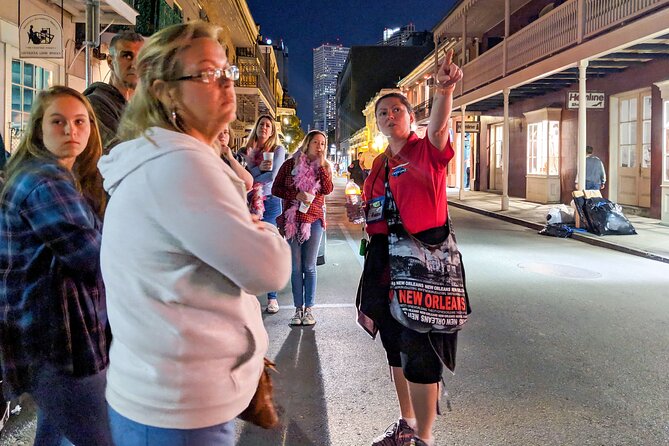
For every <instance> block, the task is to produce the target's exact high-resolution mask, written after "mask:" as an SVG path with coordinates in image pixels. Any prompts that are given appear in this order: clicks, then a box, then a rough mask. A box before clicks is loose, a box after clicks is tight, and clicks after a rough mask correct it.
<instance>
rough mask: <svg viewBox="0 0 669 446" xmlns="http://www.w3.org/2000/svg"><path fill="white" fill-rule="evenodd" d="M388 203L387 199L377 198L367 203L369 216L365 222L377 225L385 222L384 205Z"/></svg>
mask: <svg viewBox="0 0 669 446" xmlns="http://www.w3.org/2000/svg"><path fill="white" fill-rule="evenodd" d="M385 202H386V197H385V196H384V197H377V198H373V199H371V200H369V201H367V215H366V218H365V220H366V221H367V223H376V222H377V221H382V220H383V205H384V204H385Z"/></svg>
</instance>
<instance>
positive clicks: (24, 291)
mask: <svg viewBox="0 0 669 446" xmlns="http://www.w3.org/2000/svg"><path fill="white" fill-rule="evenodd" d="M101 154H102V146H101V143H100V134H99V131H98V128H97V124H96V122H95V115H94V113H93V109H92V108H91V106H90V104H89V103H88V101H87V100H86V98H85V97H84V96H83V95H82V94H81V93H79V92H77V91H75V90H73V89H71V88H68V87H62V86H54V87H51V88H49V89H48V90H45V91H43V92H40V94H39V95H38V96H37V99H36V101H35V103H34V105H33V109H32V113H31V115H30V121H29V123H28V126H27V128H26V130H25V133H24V135H23V138H22V139H21V142H20V143H19V145H18V147H17V149H16V150H15V152H14V155H13V156H12V158H10V160H9V162H8V164H7V167H6V177H5V178H6V182H5V184H4V187H3V188H2V192H0V212H1V217H0V270H2V280H1V281H0V352H1V354H2V376H3V379H4V384H5V385H6V386H7V388H8V389H9V391H10V394H11V395H12V396H13V397H15V398H17V397H18V396H19V395H21V394H22V393H23V392H28V393H30V394H31V395H32V397H33V399H34V400H35V403H36V404H37V407H38V410H37V433H36V436H35V444H36V445H48V446H58V445H60V444H61V442H63V441H64V440H65V439H67V440H69V441H70V442H72V443H74V444H76V445H77V446H82V445H83V446H86V445H90V446H100V445H107V446H110V445H111V444H112V440H111V434H110V432H109V424H108V422H107V409H106V403H105V396H104V392H105V373H106V369H107V364H108V356H107V343H108V339H107V335H106V327H107V311H106V304H105V290H104V286H103V284H102V277H101V275H100V268H99V267H100V237H101V235H100V230H101V223H100V220H101V218H102V215H103V213H104V209H105V194H104V191H103V190H102V187H101V184H102V183H101V181H100V178H99V172H98V169H97V166H96V165H97V162H98V159H99V158H100V155H101Z"/></svg>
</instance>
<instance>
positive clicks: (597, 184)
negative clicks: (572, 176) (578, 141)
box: [576, 146, 606, 190]
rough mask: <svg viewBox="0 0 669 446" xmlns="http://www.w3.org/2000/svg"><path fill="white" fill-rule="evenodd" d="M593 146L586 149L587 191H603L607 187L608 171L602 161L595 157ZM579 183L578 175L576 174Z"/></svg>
mask: <svg viewBox="0 0 669 446" xmlns="http://www.w3.org/2000/svg"><path fill="white" fill-rule="evenodd" d="M593 152H594V149H593V148H592V146H586V148H585V153H586V155H587V156H586V157H585V188H586V190H602V189H604V187H605V186H606V170H605V169H604V163H603V162H602V160H601V159H599V158H598V157H596V156H595V155H593ZM576 181H577V182H578V173H577V174H576Z"/></svg>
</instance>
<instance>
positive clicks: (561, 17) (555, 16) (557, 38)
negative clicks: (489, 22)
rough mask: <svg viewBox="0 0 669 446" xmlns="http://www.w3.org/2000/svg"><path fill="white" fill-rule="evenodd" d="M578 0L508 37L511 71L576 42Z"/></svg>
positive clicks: (562, 6) (566, 4)
mask: <svg viewBox="0 0 669 446" xmlns="http://www.w3.org/2000/svg"><path fill="white" fill-rule="evenodd" d="M577 7H578V2H577V1H576V0H571V1H570V2H567V3H565V4H563V5H561V6H560V7H558V8H556V9H554V10H552V11H551V12H549V13H548V14H546V15H545V16H543V17H541V18H540V19H538V20H536V21H534V22H532V23H530V24H529V25H527V26H526V27H525V28H523V29H522V30H520V31H518V32H517V33H515V34H514V35H512V36H509V39H508V41H507V55H508V59H507V71H509V72H511V71H515V70H517V69H519V68H522V67H524V66H527V65H529V64H530V63H532V62H535V61H537V60H539V59H542V58H544V57H549V56H550V55H552V54H554V53H556V52H558V51H560V50H562V49H564V48H566V47H568V46H570V45H573V44H575V43H576V39H577V31H578V23H577V16H578V14H577V11H576V9H577Z"/></svg>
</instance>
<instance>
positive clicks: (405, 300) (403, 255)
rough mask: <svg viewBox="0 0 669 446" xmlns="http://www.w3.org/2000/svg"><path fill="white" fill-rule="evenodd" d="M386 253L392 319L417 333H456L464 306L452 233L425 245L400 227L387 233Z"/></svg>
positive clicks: (463, 317)
mask: <svg viewBox="0 0 669 446" xmlns="http://www.w3.org/2000/svg"><path fill="white" fill-rule="evenodd" d="M449 226H450V224H449ZM389 251H390V268H391V270H390V299H391V312H392V314H393V316H394V317H395V318H396V319H398V320H399V321H400V322H402V324H404V325H405V326H407V327H409V328H411V329H413V330H416V331H419V332H428V331H442V332H454V331H457V330H459V329H460V328H461V326H462V325H463V324H464V323H465V322H467V314H468V305H467V295H466V291H465V284H464V273H463V267H462V258H461V256H460V252H459V251H458V248H457V245H456V243H455V238H454V236H453V234H452V233H451V232H450V231H449V234H448V236H447V237H446V239H445V240H444V241H443V242H442V243H439V244H437V245H428V244H426V243H423V242H421V241H419V240H417V239H416V238H414V237H412V236H411V235H409V234H407V232H406V231H405V230H404V228H403V227H401V228H399V230H397V231H395V232H394V233H393V232H391V233H390V234H389Z"/></svg>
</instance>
